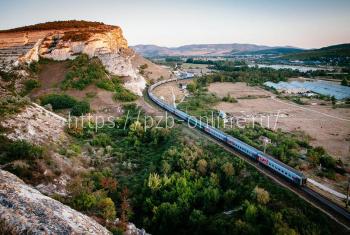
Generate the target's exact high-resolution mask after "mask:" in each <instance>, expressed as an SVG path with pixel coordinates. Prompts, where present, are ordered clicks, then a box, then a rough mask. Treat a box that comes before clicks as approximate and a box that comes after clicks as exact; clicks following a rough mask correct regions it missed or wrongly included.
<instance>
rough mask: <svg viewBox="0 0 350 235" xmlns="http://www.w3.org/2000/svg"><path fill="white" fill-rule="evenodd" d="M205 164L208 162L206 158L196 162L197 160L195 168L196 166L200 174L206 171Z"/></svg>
mask: <svg viewBox="0 0 350 235" xmlns="http://www.w3.org/2000/svg"><path fill="white" fill-rule="evenodd" d="M207 166H208V163H207V161H206V160H204V159H200V160H199V161H198V162H197V168H198V171H199V172H200V173H201V174H202V175H205V174H206V173H207Z"/></svg>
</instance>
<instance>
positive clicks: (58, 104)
mask: <svg viewBox="0 0 350 235" xmlns="http://www.w3.org/2000/svg"><path fill="white" fill-rule="evenodd" d="M48 104H50V105H51V106H52V109H53V110H60V109H71V114H72V115H74V116H80V115H83V114H86V113H88V112H90V104H89V103H88V102H87V101H77V100H76V99H75V98H73V97H71V96H69V95H66V94H47V95H44V96H42V97H41V105H48Z"/></svg>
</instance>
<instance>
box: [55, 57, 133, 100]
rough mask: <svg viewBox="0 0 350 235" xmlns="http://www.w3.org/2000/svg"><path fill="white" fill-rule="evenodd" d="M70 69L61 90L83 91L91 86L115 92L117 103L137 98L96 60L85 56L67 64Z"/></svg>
mask: <svg viewBox="0 0 350 235" xmlns="http://www.w3.org/2000/svg"><path fill="white" fill-rule="evenodd" d="M69 63H70V65H69V67H70V69H69V71H68V73H67V74H66V78H65V79H64V81H63V82H62V84H61V88H62V89H64V90H65V89H68V88H74V89H78V90H83V89H85V88H86V87H87V86H89V85H91V84H95V85H96V86H97V87H99V88H101V89H104V90H108V91H112V92H115V95H114V97H115V99H117V100H119V101H134V100H136V99H137V96H136V95H135V94H133V93H132V92H130V91H129V90H127V89H126V88H124V87H123V85H122V81H121V79H120V78H119V77H118V76H113V75H109V74H108V72H107V71H106V70H105V68H104V66H103V65H102V63H101V61H100V60H99V59H97V58H93V59H89V57H88V56H87V55H85V54H83V55H79V56H78V57H77V58H75V59H74V60H72V61H70V62H69Z"/></svg>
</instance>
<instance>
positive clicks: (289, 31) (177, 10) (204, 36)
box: [0, 0, 350, 49]
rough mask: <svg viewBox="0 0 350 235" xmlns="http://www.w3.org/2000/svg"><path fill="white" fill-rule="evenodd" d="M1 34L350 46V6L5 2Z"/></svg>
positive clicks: (155, 0)
mask: <svg viewBox="0 0 350 235" xmlns="http://www.w3.org/2000/svg"><path fill="white" fill-rule="evenodd" d="M0 8H1V12H2V14H1V16H0V29H9V28H14V27H20V26H24V25H31V24H36V23H42V22H47V21H54V20H69V19H78V20H89V21H100V22H104V23H106V24H113V25H118V26H120V27H121V28H122V29H123V32H124V36H125V37H126V39H127V40H128V43H129V45H139V44H143V45H148V44H151V45H157V46H166V47H177V46H182V45H188V44H231V43H242V44H257V45H266V46H293V47H298V48H306V49H309V48H319V47H324V46H329V45H334V44H342V43H349V39H350V27H348V26H349V25H348V22H350V14H348V12H350V1H346V0H337V1H322V0H320V1H316V0H310V1H307V2H303V1H300V0H296V1H276V0H270V1H264V0H263V1H258V0H249V1H228V0H220V1H216V2H215V3H214V2H211V1H198V0H194V1H183V0H179V1H176V2H168V3H166V2H165V1H159V0H150V1H147V2H144V1H134V0H131V1H128V2H125V1H112V0H105V1H99V2H96V1H92V0H86V1H82V0H78V1H74V2H70V1H67V0H61V1H60V2H59V4H57V2H53V1H45V2H42V1H39V0H32V1H24V0H13V1H11V2H0Z"/></svg>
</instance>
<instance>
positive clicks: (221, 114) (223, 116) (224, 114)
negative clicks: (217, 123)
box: [219, 111, 227, 119]
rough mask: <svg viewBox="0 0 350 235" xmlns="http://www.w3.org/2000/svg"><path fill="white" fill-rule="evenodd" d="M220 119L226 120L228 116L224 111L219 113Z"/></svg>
mask: <svg viewBox="0 0 350 235" xmlns="http://www.w3.org/2000/svg"><path fill="white" fill-rule="evenodd" d="M219 117H221V118H222V119H226V117H227V115H226V113H225V112H224V111H219Z"/></svg>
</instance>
